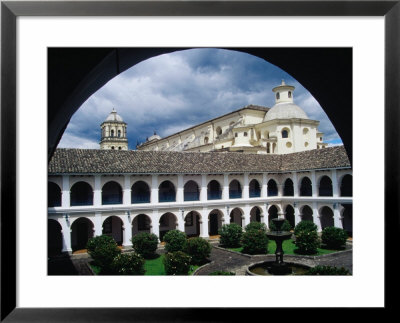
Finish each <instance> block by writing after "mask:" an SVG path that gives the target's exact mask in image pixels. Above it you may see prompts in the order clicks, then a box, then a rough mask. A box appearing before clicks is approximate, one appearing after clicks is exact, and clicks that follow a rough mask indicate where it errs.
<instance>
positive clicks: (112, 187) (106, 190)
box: [101, 181, 122, 205]
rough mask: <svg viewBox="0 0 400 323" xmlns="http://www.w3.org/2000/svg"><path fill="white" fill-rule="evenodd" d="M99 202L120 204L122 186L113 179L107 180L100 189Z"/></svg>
mask: <svg viewBox="0 0 400 323" xmlns="http://www.w3.org/2000/svg"><path fill="white" fill-rule="evenodd" d="M101 204H103V205H110V204H122V187H121V185H120V184H119V183H117V182H115V181H108V182H107V183H105V184H104V185H103V188H102V189H101Z"/></svg>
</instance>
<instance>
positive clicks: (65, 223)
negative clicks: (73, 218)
mask: <svg viewBox="0 0 400 323" xmlns="http://www.w3.org/2000/svg"><path fill="white" fill-rule="evenodd" d="M59 222H60V224H61V233H62V237H63V247H62V252H68V253H71V252H72V248H71V226H70V222H69V214H64V215H63V217H62V219H59Z"/></svg>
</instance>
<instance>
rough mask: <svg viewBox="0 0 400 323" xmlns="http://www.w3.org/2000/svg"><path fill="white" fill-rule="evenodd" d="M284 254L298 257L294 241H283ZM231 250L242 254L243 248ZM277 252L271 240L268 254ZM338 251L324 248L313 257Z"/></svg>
mask: <svg viewBox="0 0 400 323" xmlns="http://www.w3.org/2000/svg"><path fill="white" fill-rule="evenodd" d="M282 248H283V252H284V254H285V255H298V254H297V253H295V252H294V251H295V249H296V245H295V244H294V242H293V240H292V239H290V240H285V241H283V244H282ZM228 249H229V250H232V251H236V252H242V250H243V247H239V248H228ZM275 250H276V243H275V241H273V240H269V243H268V253H269V254H274V253H275ZM337 251H338V250H329V249H323V248H318V252H317V253H316V254H314V255H312V256H320V255H325V254H328V253H333V252H337Z"/></svg>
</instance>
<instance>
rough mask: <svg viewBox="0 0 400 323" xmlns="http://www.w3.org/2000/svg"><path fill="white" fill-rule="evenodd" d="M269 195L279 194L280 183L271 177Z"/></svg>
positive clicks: (268, 188)
mask: <svg viewBox="0 0 400 323" xmlns="http://www.w3.org/2000/svg"><path fill="white" fill-rule="evenodd" d="M267 185H268V186H267V192H268V196H278V185H277V184H276V181H275V180H274V179H272V178H271V179H270V180H269V181H268V184H267Z"/></svg>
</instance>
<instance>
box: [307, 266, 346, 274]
mask: <svg viewBox="0 0 400 323" xmlns="http://www.w3.org/2000/svg"><path fill="white" fill-rule="evenodd" d="M306 275H331V276H333V275H350V272H349V271H348V270H347V269H346V268H344V267H340V268H338V267H334V266H320V265H318V266H315V267H313V268H310V269H309V270H308V272H307V273H306Z"/></svg>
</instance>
